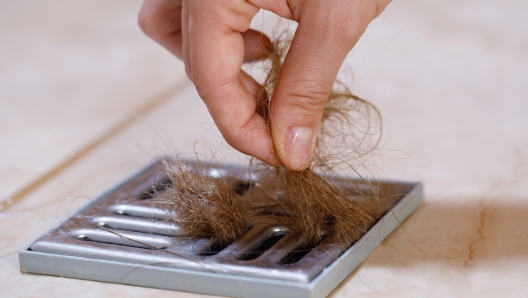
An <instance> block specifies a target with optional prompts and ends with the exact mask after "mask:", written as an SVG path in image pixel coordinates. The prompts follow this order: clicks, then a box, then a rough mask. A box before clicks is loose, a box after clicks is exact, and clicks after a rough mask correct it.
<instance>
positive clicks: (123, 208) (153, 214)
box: [109, 204, 171, 220]
mask: <svg viewBox="0 0 528 298" xmlns="http://www.w3.org/2000/svg"><path fill="white" fill-rule="evenodd" d="M109 209H110V211H111V212H112V213H114V214H118V215H128V216H133V217H139V218H149V219H159V220H169V219H170V218H171V216H170V211H169V210H165V209H162V208H157V207H153V206H142V205H139V204H137V205H131V204H118V205H113V206H110V208H109Z"/></svg>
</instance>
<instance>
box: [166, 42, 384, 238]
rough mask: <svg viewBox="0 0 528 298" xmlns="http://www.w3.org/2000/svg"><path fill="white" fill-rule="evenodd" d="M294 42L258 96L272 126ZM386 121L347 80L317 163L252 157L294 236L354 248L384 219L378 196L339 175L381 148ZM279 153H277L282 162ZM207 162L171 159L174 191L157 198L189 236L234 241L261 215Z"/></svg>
mask: <svg viewBox="0 0 528 298" xmlns="http://www.w3.org/2000/svg"><path fill="white" fill-rule="evenodd" d="M289 44H290V41H289V40H285V39H282V40H279V41H277V42H275V50H274V51H272V52H270V53H268V57H267V58H268V59H266V61H265V62H264V63H266V64H267V69H269V72H268V74H267V77H266V79H265V81H264V83H263V84H262V86H263V87H262V89H261V92H260V93H259V96H258V98H257V112H258V113H259V114H260V115H262V116H263V117H264V119H265V120H266V121H267V122H268V132H270V127H269V123H270V114H271V112H270V108H271V102H272V96H273V91H274V90H275V85H276V82H277V80H278V77H279V74H280V72H281V68H282V64H283V60H284V57H285V54H286V52H287V51H288V48H289ZM380 137H381V117H380V114H379V112H378V110H377V109H376V108H375V107H374V106H373V105H372V104H370V103H368V102H367V101H365V100H363V99H361V98H359V97H357V96H355V95H353V94H352V93H351V91H350V89H349V88H348V87H347V86H346V85H345V84H343V83H341V82H339V81H336V83H335V84H334V87H333V91H332V92H331V94H330V95H329V98H328V102H327V104H326V107H325V110H324V113H323V118H322V122H321V125H320V128H319V132H318V143H317V144H316V148H315V153H314V159H313V161H312V164H311V165H310V166H309V167H308V168H307V169H305V170H302V171H291V170H289V169H288V168H286V167H285V166H284V165H282V164H278V165H277V166H276V167H272V166H269V165H266V164H264V163H263V162H261V161H258V160H256V159H252V160H251V162H250V167H256V168H259V169H263V172H265V173H266V175H264V176H262V177H261V178H260V179H259V180H258V181H255V182H252V183H254V184H255V185H256V186H257V187H258V188H259V190H260V191H261V192H263V193H265V194H266V195H265V202H264V205H266V206H268V207H274V208H276V209H277V210H282V213H283V214H288V215H289V216H287V219H286V221H287V223H288V226H289V228H291V231H292V233H293V234H294V235H297V236H298V237H302V238H303V239H304V241H305V242H306V243H309V244H310V243H317V242H318V241H320V240H321V238H322V237H324V235H325V234H328V233H332V234H334V235H336V236H337V237H338V238H339V239H340V240H342V241H343V242H345V243H348V244H351V243H353V242H354V241H356V240H357V239H358V238H359V237H361V236H362V235H363V234H364V233H365V232H366V231H367V230H368V229H369V228H370V227H371V226H372V225H373V224H374V223H375V222H376V221H377V220H378V219H379V218H380V216H381V214H382V212H383V211H384V208H383V207H382V206H381V205H382V204H380V199H379V195H378V194H377V193H376V192H375V191H374V188H372V190H370V191H361V190H359V189H357V188H355V187H354V186H352V185H346V184H344V181H345V179H339V178H338V176H337V175H336V173H337V170H338V169H340V170H341V169H343V167H345V169H348V170H350V169H351V170H353V171H354V172H356V173H357V174H358V175H359V176H360V177H361V175H360V174H359V173H358V172H357V171H355V166H354V165H352V164H351V163H350V161H358V160H360V159H361V157H363V156H365V155H366V154H368V153H369V152H371V151H372V150H373V149H375V148H376V146H377V145H378V143H379V140H380ZM277 150H278V149H277V148H274V151H275V152H274V154H275V159H276V160H279V158H278V156H277ZM208 167H211V165H210V164H207V163H200V162H198V163H197V168H194V169H188V168H186V167H185V165H184V163H182V162H181V161H179V160H178V159H175V160H173V161H170V162H167V172H168V175H169V177H170V179H171V182H172V186H171V187H170V188H169V189H168V190H167V191H165V192H164V193H163V194H161V193H160V195H159V196H158V200H159V201H160V202H162V204H164V205H165V206H166V207H167V208H168V209H169V210H171V211H170V212H171V213H172V214H171V218H172V219H171V220H172V221H174V222H175V223H176V224H177V225H178V226H179V227H180V232H181V233H182V235H184V236H186V237H189V238H208V239H212V240H214V241H217V242H221V243H231V242H232V241H234V240H235V239H237V238H238V237H240V236H241V235H242V234H243V233H245V232H246V231H247V229H248V228H249V227H250V224H249V221H250V218H251V217H252V216H254V215H255V214H257V213H258V210H261V209H258V208H256V207H255V204H253V203H252V202H248V199H247V198H246V199H245V200H244V199H242V197H241V196H240V195H239V194H237V193H236V192H235V191H233V189H232V188H230V187H228V182H227V181H226V178H224V177H210V176H207V175H202V174H203V173H204V171H206V170H207V169H206V168H208Z"/></svg>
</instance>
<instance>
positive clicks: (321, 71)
mask: <svg viewBox="0 0 528 298" xmlns="http://www.w3.org/2000/svg"><path fill="white" fill-rule="evenodd" d="M303 19H305V20H307V22H303ZM347 23H348V24H349V25H350V22H347ZM342 24H343V23H341V24H336V20H330V19H328V17H326V16H318V15H316V14H315V15H314V14H313V15H310V14H309V13H308V15H307V14H304V15H303V18H301V19H300V20H299V27H298V29H297V32H296V33H295V36H294V38H293V41H292V44H291V46H290V49H289V51H288V54H287V56H286V58H285V60H284V65H283V67H282V71H281V73H280V76H279V79H278V81H277V85H276V88H275V92H274V94H273V99H272V101H271V102H272V105H271V118H270V119H271V135H272V139H273V144H274V149H275V152H276V154H277V156H278V158H279V159H280V161H281V162H282V164H283V165H284V166H286V167H287V168H289V169H290V170H295V171H299V170H303V169H305V168H307V167H308V166H309V165H310V163H311V161H312V159H313V152H314V149H315V145H316V143H317V133H318V130H319V125H320V123H321V117H322V115H323V110H324V108H325V105H326V102H327V100H328V96H329V95H330V92H331V91H332V86H333V84H334V81H335V79H336V76H337V73H338V72H339V68H340V67H341V64H342V63H343V60H344V59H345V58H346V56H347V54H348V52H349V51H350V49H352V47H353V45H355V43H356V42H357V40H358V39H359V37H360V36H361V34H362V33H363V31H364V30H365V28H361V27H360V28H357V29H359V30H357V29H356V28H350V27H348V28H339V27H342ZM365 27H366V26H365ZM343 29H344V30H346V34H343V32H344V30H343ZM351 30H356V31H357V32H356V33H354V32H352V33H351V32H350V31H351Z"/></svg>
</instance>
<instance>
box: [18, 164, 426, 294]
mask: <svg viewBox="0 0 528 298" xmlns="http://www.w3.org/2000/svg"><path fill="white" fill-rule="evenodd" d="M223 169H227V171H228V172H229V171H231V170H233V171H237V170H239V171H240V170H241V169H243V168H242V167H238V166H226V167H223ZM152 171H158V172H160V171H161V163H160V162H155V163H152V164H151V165H149V166H147V167H146V168H144V169H143V170H141V171H140V172H138V173H137V174H135V175H132V176H131V177H130V178H128V179H125V180H124V181H123V182H122V183H119V184H118V185H117V186H115V187H113V188H112V189H110V190H108V191H106V192H104V193H103V194H102V195H100V196H98V197H97V198H96V199H95V200H93V201H92V203H90V204H88V205H87V206H85V207H84V208H82V209H81V210H80V211H79V212H77V213H75V214H73V215H72V216H71V217H70V218H69V219H68V220H67V221H65V223H64V224H61V225H59V226H58V227H56V228H54V229H52V230H50V231H48V232H47V233H45V234H44V235H43V236H41V237H39V239H37V240H36V241H35V242H33V243H32V244H30V245H28V246H27V247H25V248H24V249H22V250H21V251H20V252H19V260H20V270H21V272H24V273H37V274H45V275H54V276H61V277H70V278H78V279H86V280H94V281H102V282H110V283H118V284H126V285H136V286H144V287H151V288H160V289H167V290H177V291H186V292H195V293H202V294H212V295H221V296H229V297H270V296H272V295H273V296H274V297H299V298H301V297H325V296H326V295H328V294H329V293H330V292H331V291H332V290H333V289H334V288H335V287H336V286H337V285H338V284H339V283H341V281H343V280H344V279H345V278H346V277H347V276H348V275H349V274H350V273H351V272H352V271H353V270H354V269H355V268H356V267H357V266H359V264H361V262H363V261H364V260H365V259H366V258H367V256H368V255H369V254H370V253H371V252H372V251H374V249H376V247H378V246H379V245H380V244H381V243H382V242H383V240H384V239H385V238H386V237H387V236H388V235H389V234H390V233H391V232H392V231H393V230H394V229H395V228H397V227H398V224H399V223H400V222H403V221H404V220H405V219H406V218H407V217H408V216H409V215H410V214H412V213H413V212H414V211H415V210H416V209H417V208H418V206H419V205H420V204H421V202H422V199H423V184H422V183H420V182H396V181H376V183H384V184H387V185H392V186H397V187H399V188H400V189H401V188H404V189H406V190H407V191H406V192H405V193H404V194H403V193H402V194H401V198H399V200H397V202H396V203H395V204H394V205H393V207H392V208H391V210H390V211H388V212H386V213H385V214H384V215H383V217H382V218H381V219H380V220H379V221H378V222H377V223H376V224H374V226H373V227H372V228H370V229H369V231H367V233H366V234H365V235H363V236H362V237H361V238H360V239H359V240H358V241H356V242H355V243H354V244H353V245H352V246H351V247H349V248H348V249H347V248H344V249H341V250H339V248H338V247H336V248H333V247H331V249H329V250H328V251H330V253H332V249H334V250H335V252H334V253H338V254H340V255H339V256H338V257H335V256H334V257H332V261H331V262H330V263H329V265H327V266H325V267H324V268H323V269H322V270H321V271H320V272H317V274H315V273H313V272H311V273H310V272H308V273H306V272H304V273H305V275H302V274H301V275H299V274H296V272H295V271H296V270H295V266H294V267H292V268H293V269H288V267H284V268H285V269H283V270H280V268H279V267H277V268H279V270H278V271H277V268H275V267H273V268H271V267H270V268H266V270H269V271H270V272H268V273H266V274H267V275H259V274H260V273H258V272H257V274H254V272H253V271H252V269H251V266H252V265H255V264H257V265H258V264H259V261H258V260H257V261H255V260H242V261H239V262H242V263H244V264H247V266H249V269H248V270H246V271H244V270H242V271H240V266H242V265H239V264H238V263H227V264H218V263H215V262H214V260H217V262H218V260H222V258H223V259H226V258H230V257H232V255H229V249H227V252H224V253H223V251H221V252H220V253H217V254H214V255H212V257H213V258H211V257H210V256H206V257H205V258H203V256H202V257H200V258H201V259H200V258H198V260H208V259H206V258H210V259H209V260H213V262H212V263H211V262H209V261H205V262H203V263H201V264H197V263H194V266H193V265H192V264H187V265H183V266H180V267H178V265H176V266H174V264H167V263H163V260H164V259H163V258H161V259H159V260H161V261H160V262H159V263H149V262H148V261H146V262H143V263H141V262H139V261H138V262H131V261H130V260H128V259H126V258H125V259H123V258H121V259H120V258H119V257H117V256H115V257H113V259H112V257H108V256H107V255H110V254H112V253H115V252H112V251H107V252H106V253H107V255H104V251H103V252H101V251H99V252H98V253H99V255H97V254H95V255H94V254H93V251H90V249H91V248H89V245H87V244H75V245H77V246H81V249H80V250H77V248H76V247H75V245H73V246H72V247H73V248H71V247H70V250H69V251H68V250H67V249H66V250H65V249H64V247H66V246H67V245H70V244H71V243H69V244H68V243H63V242H60V241H58V242H57V243H53V241H47V242H46V241H44V240H45V239H46V236H49V235H50V234H51V233H54V232H55V233H58V232H57V231H59V230H60V229H61V228H62V227H63V226H64V225H65V224H66V223H68V222H70V221H73V220H74V219H75V218H76V217H79V216H81V215H83V214H86V213H87V212H88V213H90V210H93V209H97V207H96V206H97V204H98V203H100V202H102V201H104V200H108V198H109V197H111V196H113V195H114V196H115V195H116V193H117V194H118V193H119V191H120V190H122V189H123V188H126V187H127V186H130V185H131V184H134V183H135V184H136V188H137V189H142V187H143V190H148V189H149V187H152V181H153V180H152V179H154V178H152V177H151V180H149V181H150V182H145V181H141V177H144V176H145V175H147V174H149V173H151V172H152ZM246 171H247V169H246ZM160 173H161V172H160ZM149 175H151V174H149ZM151 176H152V175H151ZM155 179H156V180H158V181H163V177H159V176H158V177H156V178H155ZM138 180H140V181H139V182H140V183H139V185H137V184H138ZM143 180H144V179H143ZM147 180H148V179H147ZM347 181H348V179H347ZM349 181H354V182H355V183H358V181H356V180H352V179H350V180H349ZM149 183H150V184H149ZM359 183H360V182H359ZM144 193H145V191H143V192H141V193H139V192H137V193H136V197H137V198H138V199H140V198H141V196H143V195H144ZM112 206H115V204H114V205H112ZM112 206H110V207H112ZM91 216H92V218H95V217H96V216H100V217H104V216H105V215H104V214H103V215H97V214H92V215H91ZM269 228H270V227H269V226H268V227H267V229H269ZM279 230H280V229H279ZM96 231H100V232H102V233H103V234H104V230H96ZM92 232H93V229H92ZM120 232H122V231H120ZM125 233H129V234H130V233H132V236H131V237H134V236H133V235H134V234H133V232H125ZM273 233H275V232H273ZM77 234H78V235H77ZM82 234H83V231H78V230H75V231H74V232H73V235H76V237H77V238H78V239H73V240H72V243H76V242H75V241H85V242H80V243H90V242H88V241H86V239H85V240H81V237H80V236H84V237H86V235H82ZM127 235H128V234H127ZM149 235H150V234H149ZM108 236H109V233H108V234H106V236H103V237H108ZM175 237H176V238H177V236H174V237H173V238H175ZM286 237H288V235H287V234H286V235H285V236H283V237H282V238H281V239H279V240H278V241H277V243H279V242H280V241H282V239H284V238H286ZM167 238H170V237H169V236H167ZM43 239H44V240H43ZM105 239H106V238H105ZM136 239H137V238H136ZM157 239H158V240H159V239H161V240H159V243H157V244H156V243H155V244H156V245H159V248H165V247H167V246H168V245H169V244H166V243H165V242H164V241H165V240H163V239H165V238H157ZM63 240H64V239H63ZM121 240H122V242H123V244H124V245H125V246H124V247H121V248H119V249H121V251H119V249H117V253H119V252H121V253H123V250H125V252H126V251H127V249H128V248H126V247H132V248H130V249H129V251H132V252H134V251H135V250H137V249H139V250H141V249H143V250H145V249H146V250H149V249H148V247H147V248H145V247H143V248H140V247H138V246H139V245H136V246H135V247H134V245H133V244H131V243H130V242H131V241H132V242H133V240H128V238H121ZM39 241H40V242H41V243H40V246H39ZM167 241H168V240H167ZM324 241H329V240H327V239H324ZM277 243H275V244H274V245H276V244H277ZM83 245H84V247H83ZM90 245H91V244H90ZM156 245H154V246H156ZM204 245H205V246H206V247H205V248H204V251H205V250H207V249H208V247H210V245H211V244H210V243H205V244H204ZM93 246H94V247H103V248H104V247H108V245H106V246H105V245H103V244H101V243H98V244H93ZM228 247H229V246H228ZM72 249H73V250H72ZM83 249H84V250H83ZM99 250H100V249H99ZM111 250H112V249H111ZM114 250H115V249H114ZM234 250H235V251H236V248H234ZM343 251H344V252H343ZM101 254H103V255H104V256H107V258H103V257H101ZM139 254H140V255H141V253H139ZM265 254H266V252H264V253H263V254H262V255H265ZM147 256H148V255H147ZM183 257H184V259H185V256H183ZM215 258H216V259H215ZM258 258H260V256H258V257H257V258H256V259H258ZM301 259H302V258H301ZM179 262H180V263H186V262H185V260H181V258H180V260H179ZM176 263H177V262H176ZM187 263H189V262H187ZM260 263H262V262H260ZM237 266H238V267H237ZM285 266H289V265H285ZM308 271H309V270H308Z"/></svg>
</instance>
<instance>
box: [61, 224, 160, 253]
mask: <svg viewBox="0 0 528 298" xmlns="http://www.w3.org/2000/svg"><path fill="white" fill-rule="evenodd" d="M71 233H72V235H73V236H75V237H77V239H79V240H84V241H93V242H100V243H108V244H116V245H124V246H131V247H139V248H150V249H153V248H154V249H163V248H167V247H169V245H170V241H169V240H167V239H163V238H160V237H159V236H158V237H154V236H149V235H145V234H140V233H133V232H127V231H120V230H116V231H113V230H109V229H76V230H72V231H71Z"/></svg>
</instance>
